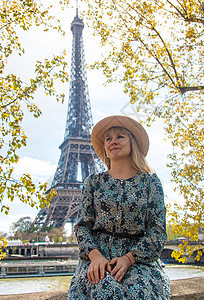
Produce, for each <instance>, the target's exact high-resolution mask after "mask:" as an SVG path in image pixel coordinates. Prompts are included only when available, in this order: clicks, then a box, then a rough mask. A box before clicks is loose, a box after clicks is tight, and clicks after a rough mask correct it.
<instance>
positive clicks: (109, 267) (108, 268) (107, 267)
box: [106, 263, 111, 273]
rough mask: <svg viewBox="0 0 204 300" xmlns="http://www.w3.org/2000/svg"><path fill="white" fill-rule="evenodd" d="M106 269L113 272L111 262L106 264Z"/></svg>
mask: <svg viewBox="0 0 204 300" xmlns="http://www.w3.org/2000/svg"><path fill="white" fill-rule="evenodd" d="M106 270H107V272H108V273H110V272H111V266H110V264H109V263H107V265H106Z"/></svg>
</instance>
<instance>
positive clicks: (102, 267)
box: [100, 264, 105, 279]
mask: <svg viewBox="0 0 204 300" xmlns="http://www.w3.org/2000/svg"><path fill="white" fill-rule="evenodd" d="M104 273H105V266H104V265H103V264H102V265H101V266H100V278H101V279H103V278H104V277H105V274H104Z"/></svg>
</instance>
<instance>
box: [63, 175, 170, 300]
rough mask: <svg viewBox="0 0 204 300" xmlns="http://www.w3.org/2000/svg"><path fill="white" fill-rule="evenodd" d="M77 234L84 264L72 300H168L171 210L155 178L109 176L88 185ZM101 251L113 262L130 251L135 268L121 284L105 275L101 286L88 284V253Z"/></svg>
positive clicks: (75, 278) (73, 286)
mask: <svg viewBox="0 0 204 300" xmlns="http://www.w3.org/2000/svg"><path fill="white" fill-rule="evenodd" d="M75 233H76V236H77V240H78V244H79V250H80V253H79V264H78V266H77V268H76V271H75V274H74V276H73V277H72V281H71V284H70V288H69V292H68V298H67V299H68V300H71V299H72V300H73V299H74V300H83V299H84V300H85V299H86V300H90V299H94V300H95V299H97V300H111V299H112V300H117V299H118V300H121V299H127V300H131V299H138V300H139V299H140V300H142V299H144V300H164V299H165V300H168V299H170V287H169V278H168V276H167V275H166V274H165V272H164V270H163V268H162V267H161V265H160V262H159V257H160V254H161V251H162V249H163V247H164V243H165V241H166V209H165V205H164V196H163V189H162V185H161V182H160V180H159V178H158V177H157V175H156V174H155V173H153V174H151V173H142V172H140V173H137V174H136V175H135V176H133V177H131V178H129V179H127V180H120V179H115V178H113V177H111V176H110V175H109V173H108V172H103V173H100V174H97V175H90V176H89V177H87V179H86V180H85V182H84V186H83V190H82V199H81V203H80V204H79V214H78V221H77V224H76V226H75ZM95 248H96V249H98V250H99V251H100V252H101V253H102V255H103V256H104V257H105V258H106V259H107V260H108V261H110V260H111V259H112V258H115V257H119V256H123V255H124V254H126V253H127V252H129V251H130V252H131V253H132V254H133V256H134V258H135V263H134V264H133V265H132V266H131V267H130V268H129V269H128V271H127V273H126V274H125V276H124V277H123V280H122V282H118V281H116V280H115V279H114V277H113V276H111V275H110V274H109V273H108V272H106V276H105V278H104V279H102V280H100V282H99V283H98V284H95V285H94V284H93V283H90V282H89V281H88V277H87V271H88V268H89V265H90V260H89V258H88V253H89V252H90V251H91V250H93V249H95Z"/></svg>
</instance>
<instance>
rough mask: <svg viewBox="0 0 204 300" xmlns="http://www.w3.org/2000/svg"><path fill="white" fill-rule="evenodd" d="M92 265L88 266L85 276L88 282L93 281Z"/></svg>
mask: <svg viewBox="0 0 204 300" xmlns="http://www.w3.org/2000/svg"><path fill="white" fill-rule="evenodd" d="M92 272H93V271H92V267H91V266H90V267H89V269H88V272H87V276H88V280H89V282H92V281H93V277H92V276H93V274H92Z"/></svg>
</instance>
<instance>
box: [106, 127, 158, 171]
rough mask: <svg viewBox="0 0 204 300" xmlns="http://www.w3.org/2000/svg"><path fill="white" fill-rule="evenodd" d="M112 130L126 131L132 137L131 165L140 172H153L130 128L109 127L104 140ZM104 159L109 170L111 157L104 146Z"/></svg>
mask: <svg viewBox="0 0 204 300" xmlns="http://www.w3.org/2000/svg"><path fill="white" fill-rule="evenodd" d="M111 130H114V131H117V132H120V133H121V132H122V131H125V132H126V133H127V134H128V135H129V137H130V145H131V153H130V164H131V167H132V168H134V169H135V170H136V171H138V172H144V173H152V172H153V171H152V169H151V168H150V166H149V165H148V163H147V161H146V159H145V157H144V155H143V154H142V153H141V151H140V150H139V148H138V145H137V141H136V139H135V137H134V136H133V134H132V133H131V132H130V131H129V130H128V129H126V128H123V127H119V126H115V127H111V128H109V129H108V130H107V131H106V132H105V134H104V140H105V138H106V137H107V136H108V135H109V134H110V131H111ZM103 161H104V163H105V164H106V166H107V168H108V170H110V168H111V161H110V159H109V158H108V157H107V155H106V152H105V148H104V160H103Z"/></svg>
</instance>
